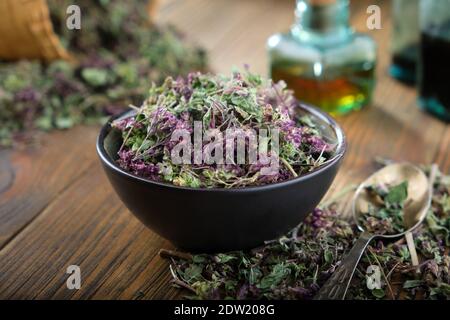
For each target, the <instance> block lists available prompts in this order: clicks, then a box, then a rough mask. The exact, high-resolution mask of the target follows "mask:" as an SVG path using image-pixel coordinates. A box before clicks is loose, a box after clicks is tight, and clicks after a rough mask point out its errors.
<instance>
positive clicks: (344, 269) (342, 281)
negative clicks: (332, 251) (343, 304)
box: [314, 232, 374, 300]
mask: <svg viewBox="0 0 450 320" xmlns="http://www.w3.org/2000/svg"><path fill="white" fill-rule="evenodd" d="M373 238H374V235H372V234H370V233H368V232H363V233H362V234H361V236H360V237H359V239H358V240H357V241H356V243H355V245H354V246H353V248H352V249H351V250H350V252H349V253H348V255H347V256H346V257H345V258H344V260H343V261H342V263H341V264H340V265H339V267H338V268H337V269H336V270H335V271H334V272H333V275H332V276H331V277H330V278H329V279H328V280H327V282H325V284H324V285H323V286H322V288H320V290H319V292H318V293H317V295H316V296H315V297H314V299H315V300H343V299H344V298H345V294H346V293H347V289H348V286H349V285H350V280H351V279H352V277H353V273H354V272H355V269H356V266H357V265H358V262H359V260H360V259H361V256H362V254H363V252H364V250H365V249H366V247H367V245H368V244H369V242H370V240H372V239H373Z"/></svg>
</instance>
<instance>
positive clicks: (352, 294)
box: [161, 168, 450, 299]
mask: <svg viewBox="0 0 450 320" xmlns="http://www.w3.org/2000/svg"><path fill="white" fill-rule="evenodd" d="M424 169H425V170H426V171H428V168H424ZM335 208H336V205H330V206H328V207H326V208H323V209H319V208H318V209H316V210H314V212H313V213H312V214H311V215H310V216H309V217H308V218H307V219H306V220H305V222H303V223H301V224H300V225H299V226H298V227H297V228H295V229H294V230H292V231H291V232H289V233H288V234H286V235H285V236H283V237H281V238H279V239H277V240H273V241H267V242H266V244H265V245H263V246H262V247H260V248H256V249H254V250H251V251H245V252H244V251H236V252H228V253H220V254H214V255H209V254H199V255H190V254H186V253H180V252H171V251H168V250H162V251H161V256H164V257H167V258H170V259H171V266H170V270H171V272H172V275H173V283H174V285H176V286H177V287H182V288H184V289H187V290H188V291H190V296H188V297H189V298H192V299H311V298H312V297H313V296H314V295H315V294H316V293H317V291H318V290H319V288H320V287H321V286H322V285H323V284H324V282H325V281H326V280H327V279H328V278H329V277H330V275H331V274H332V273H333V272H334V270H335V269H336V267H337V266H338V265H339V263H340V261H341V259H342V258H343V256H344V255H345V254H346V253H347V251H348V250H349V248H350V247H352V243H353V241H354V239H355V238H356V234H357V232H358V231H356V227H355V225H354V224H352V223H350V222H348V221H346V220H343V219H342V218H340V215H339V214H338V213H337V212H336V210H335ZM413 235H414V239H415V245H416V248H417V251H418V253H419V256H420V257H421V263H420V265H419V266H418V267H414V266H412V264H411V261H410V256H409V251H408V248H407V245H406V244H405V241H404V240H403V239H401V240H399V241H397V242H395V243H388V242H386V243H383V242H381V241H377V242H373V243H371V245H370V246H369V247H368V249H367V250H366V252H365V254H364V256H363V259H362V261H361V262H360V263H359V265H358V268H357V272H356V273H355V276H354V279H353V282H352V285H351V286H350V291H349V292H348V294H347V299H396V298H402V299H450V275H449V268H450V257H449V255H448V253H449V249H450V176H449V175H444V174H442V173H438V174H437V177H436V181H435V184H434V193H433V201H432V207H431V209H430V211H429V214H428V216H427V219H426V222H425V223H424V224H423V225H422V226H421V227H419V228H418V229H416V230H415V231H414V233H413ZM369 265H375V266H379V267H380V269H381V270H382V278H381V280H382V288H381V289H374V290H369V289H368V288H367V285H366V270H367V267H368V266H369ZM399 291H400V295H399V296H397V295H396V292H399Z"/></svg>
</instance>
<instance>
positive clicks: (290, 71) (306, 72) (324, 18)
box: [267, 0, 376, 114]
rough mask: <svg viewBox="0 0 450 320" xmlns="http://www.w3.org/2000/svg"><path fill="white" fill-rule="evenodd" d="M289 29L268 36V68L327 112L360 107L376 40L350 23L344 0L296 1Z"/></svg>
mask: <svg viewBox="0 0 450 320" xmlns="http://www.w3.org/2000/svg"><path fill="white" fill-rule="evenodd" d="M296 17H297V20H296V23H295V24H294V25H293V26H292V28H291V30H290V32H288V33H279V34H275V35H273V36H271V37H270V38H269V39H268V42H267V47H268V54H269V61H270V73H271V77H272V79H273V80H274V81H278V80H284V81H285V82H286V83H287V85H288V87H289V88H291V89H293V90H294V92H295V95H296V97H297V98H298V99H299V100H301V101H304V102H307V103H310V104H313V105H316V106H318V107H320V108H322V109H324V110H325V111H328V112H330V113H332V114H342V113H346V112H348V111H351V110H356V109H360V108H361V107H362V106H364V105H365V104H367V103H368V102H369V101H370V99H371V96H372V91H373V87H374V83H375V81H374V70H375V64H376V45H375V43H374V41H373V40H372V38H370V37H369V36H366V35H362V34H357V33H354V32H353V30H352V29H351V27H350V25H349V3H348V0H320V1H319V0H297V7H296Z"/></svg>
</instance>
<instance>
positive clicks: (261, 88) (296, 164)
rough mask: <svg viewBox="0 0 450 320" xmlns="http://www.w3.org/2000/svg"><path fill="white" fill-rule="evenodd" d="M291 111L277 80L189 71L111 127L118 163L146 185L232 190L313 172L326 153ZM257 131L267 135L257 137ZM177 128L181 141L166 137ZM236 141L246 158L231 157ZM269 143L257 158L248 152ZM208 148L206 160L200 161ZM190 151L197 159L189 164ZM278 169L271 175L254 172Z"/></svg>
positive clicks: (307, 123)
mask: <svg viewBox="0 0 450 320" xmlns="http://www.w3.org/2000/svg"><path fill="white" fill-rule="evenodd" d="M297 106H298V103H297V100H296V99H295V98H294V96H293V95H292V91H290V90H287V89H286V85H285V83H284V82H279V83H273V82H272V81H271V80H267V79H263V78H261V77H259V76H257V75H255V74H252V73H250V72H248V71H247V72H244V73H240V72H234V73H233V74H232V76H231V77H226V76H223V75H211V74H201V73H190V74H189V75H188V76H187V77H185V78H183V77H179V78H177V79H176V80H174V79H172V78H167V79H166V81H165V82H164V84H163V85H162V86H159V87H157V86H154V87H152V89H151V90H150V93H149V96H148V98H147V100H146V101H145V102H144V104H143V105H142V107H141V108H138V109H137V111H136V113H135V114H132V115H131V116H130V117H127V118H121V119H119V120H117V121H115V122H114V123H113V127H115V128H117V129H119V130H121V131H122V137H123V145H122V148H121V149H120V150H119V153H118V158H119V160H118V164H119V165H120V166H121V167H122V168H123V169H125V170H127V171H129V172H131V173H133V174H136V175H139V176H143V177H145V178H148V179H150V180H154V181H161V182H168V183H172V184H175V185H178V186H188V187H193V188H198V187H207V188H209V187H223V188H240V187H247V186H256V185H263V184H268V183H276V182H280V181H284V180H287V179H291V178H293V177H296V176H299V175H302V174H304V173H307V172H310V171H312V170H314V169H316V168H318V167H319V166H321V165H322V164H323V163H324V162H326V161H327V160H328V159H330V157H331V156H332V154H333V151H334V147H333V145H331V144H329V143H328V141H326V140H325V139H324V138H323V137H322V136H321V134H320V132H319V130H318V129H317V128H316V127H315V124H314V123H313V122H312V121H311V120H310V119H309V118H307V117H305V116H301V115H299V114H298V113H297V112H296V110H298V108H297ZM196 123H197V124H198V127H200V129H199V131H198V132H197V131H196V130H195V128H196ZM263 130H265V131H266V132H267V133H268V134H267V135H264V137H263V138H261V136H262V135H261V134H262V132H263ZM182 131H184V132H186V134H187V138H186V139H184V140H183V139H181V141H179V139H178V138H176V139H174V136H176V135H177V134H178V133H179V132H182ZM275 132H277V133H276V135H275ZM257 135H258V137H257ZM210 136H214V139H211V141H210V143H209V144H208V143H202V142H205V140H206V141H209V140H208V138H209V137H210ZM239 137H241V138H242V140H241V141H242V145H243V146H244V147H245V148H246V150H247V151H248V150H250V149H252V148H254V151H255V153H254V155H255V156H254V157H253V158H251V156H250V155H248V157H247V156H246V155H244V156H243V157H242V158H239V155H238V149H239V142H238V141H239V140H238V138H239ZM249 137H251V138H249ZM253 138H254V139H253ZM197 140H200V145H197V142H196V141H197ZM275 140H276V143H275V144H276V145H277V149H278V150H277V152H275V149H274V148H272V146H273V145H274V141H275ZM181 143H183V144H184V145H187V144H189V147H188V148H187V149H186V150H185V152H183V162H181V163H180V162H176V161H174V152H175V151H176V150H178V149H177V148H178V147H179V146H180V144H181ZM269 144H270V146H271V148H270V150H267V152H266V153H263V154H264V155H265V156H266V158H265V160H267V161H263V158H264V157H263V156H261V154H258V155H256V148H258V147H261V145H264V146H268V145H269ZM191 145H192V146H191ZM211 146H214V148H212V147H211ZM195 147H197V148H195ZM209 147H211V148H210V149H209ZM268 148H269V147H268ZM259 150H260V149H259ZM209 151H211V155H210V159H211V160H214V161H208V160H205V158H206V159H208V158H207V157H208V155H209ZM228 151H229V152H228ZM198 153H199V156H200V158H202V157H203V160H201V161H197V162H196V159H197V154H198ZM213 153H214V154H213ZM248 153H249V154H250V153H251V152H250V151H249V152H248ZM205 155H206V156H205ZM239 159H240V160H242V161H239ZM278 164H279V167H277V169H275V170H273V172H272V171H271V172H269V173H267V174H266V173H264V171H263V170H262V169H268V170H266V171H269V169H271V168H272V166H275V165H278Z"/></svg>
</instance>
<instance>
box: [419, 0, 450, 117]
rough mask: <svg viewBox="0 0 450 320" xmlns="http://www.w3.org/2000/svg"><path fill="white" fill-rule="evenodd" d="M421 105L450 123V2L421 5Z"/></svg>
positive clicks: (425, 0)
mask: <svg viewBox="0 0 450 320" xmlns="http://www.w3.org/2000/svg"><path fill="white" fill-rule="evenodd" d="M420 29H421V45H420V64H419V73H418V77H419V105H420V106H421V107H422V108H423V109H425V110H427V111H428V112H430V113H432V114H434V115H436V116H437V117H439V118H441V119H443V120H445V121H447V122H450V85H449V80H448V78H449V75H450V0H421V2H420Z"/></svg>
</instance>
